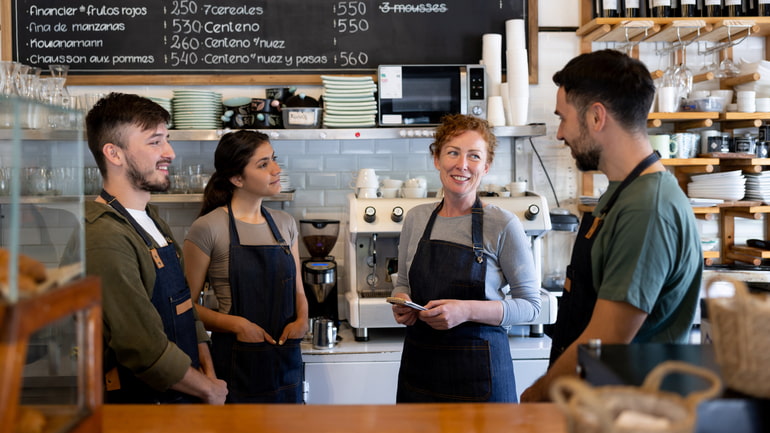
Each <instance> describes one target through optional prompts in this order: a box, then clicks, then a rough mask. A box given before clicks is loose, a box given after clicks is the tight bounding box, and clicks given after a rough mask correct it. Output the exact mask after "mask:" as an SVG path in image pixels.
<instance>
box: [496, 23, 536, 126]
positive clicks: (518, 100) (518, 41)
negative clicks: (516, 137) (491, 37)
mask: <svg viewBox="0 0 770 433" xmlns="http://www.w3.org/2000/svg"><path fill="white" fill-rule="evenodd" d="M524 34H525V32H524V20H521V19H516V20H508V21H506V22H505V44H506V52H505V64H506V71H507V86H501V95H502V96H503V98H505V96H506V95H507V97H508V98H507V99H508V113H509V115H508V124H509V125H526V124H527V113H528V112H529V61H528V60H527V46H526V39H525V36H524ZM503 89H505V91H506V92H505V93H503ZM503 105H505V101H503Z"/></svg>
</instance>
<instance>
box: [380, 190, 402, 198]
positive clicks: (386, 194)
mask: <svg viewBox="0 0 770 433" xmlns="http://www.w3.org/2000/svg"><path fill="white" fill-rule="evenodd" d="M380 192H381V193H382V198H396V197H398V188H380Z"/></svg>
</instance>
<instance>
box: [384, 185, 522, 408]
mask: <svg viewBox="0 0 770 433" xmlns="http://www.w3.org/2000/svg"><path fill="white" fill-rule="evenodd" d="M443 204H444V202H443V201H442V202H441V203H440V204H439V205H438V207H437V208H436V209H435V210H434V211H433V214H432V215H431V216H430V219H429V220H428V225H427V227H425V232H424V233H423V235H422V238H421V239H420V243H419V245H418V247H417V251H416V252H415V255H414V260H413V262H412V266H411V268H410V270H409V286H410V287H411V289H412V300H414V301H415V302H417V303H418V304H426V303H428V301H430V300H432V299H461V300H485V299H486V296H485V277H486V270H487V265H486V258H485V257H484V251H483V238H482V233H483V230H482V229H483V214H484V210H483V209H482V206H481V200H480V199H479V198H478V197H477V198H476V202H475V203H474V204H473V209H472V210H471V237H472V242H473V246H472V247H468V246H465V245H460V244H456V243H452V242H447V241H442V240H431V239H430V234H431V231H432V230H433V224H434V222H435V220H436V216H437V215H438V212H439V211H440V210H441V208H442V207H443ZM458 229H459V228H458ZM396 400H397V401H398V402H399V403H405V402H516V383H515V379H514V376H513V361H512V359H511V351H510V346H509V343H508V335H507V333H506V331H505V330H504V329H503V328H502V327H500V326H489V325H484V324H480V323H474V322H466V323H463V324H461V325H459V326H456V327H454V328H452V329H449V330H436V329H433V328H431V327H430V326H428V325H427V324H426V323H425V322H423V321H422V320H418V321H417V322H416V323H415V324H414V325H413V326H408V327H407V328H406V339H405V341H404V351H403V353H402V356H401V367H400V369H399V373H398V391H397V395H396Z"/></svg>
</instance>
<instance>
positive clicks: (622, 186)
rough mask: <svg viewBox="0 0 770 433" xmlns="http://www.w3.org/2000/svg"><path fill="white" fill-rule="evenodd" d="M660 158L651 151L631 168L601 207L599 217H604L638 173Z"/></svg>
mask: <svg viewBox="0 0 770 433" xmlns="http://www.w3.org/2000/svg"><path fill="white" fill-rule="evenodd" d="M659 159H660V157H659V156H658V153H657V152H652V153H651V154H650V155H649V156H648V157H646V158H644V159H643V160H642V162H640V163H639V164H637V165H636V167H634V169H633V170H631V173H629V174H628V176H626V178H625V179H623V182H621V183H620V186H618V189H616V190H615V192H614V193H613V194H612V196H611V197H610V199H609V200H607V204H606V205H604V207H603V208H602V211H601V213H600V215H599V218H604V217H605V216H606V215H607V214H608V213H609V211H610V208H612V206H613V205H614V204H615V202H616V201H617V200H618V197H620V193H621V192H622V191H623V190H624V189H626V187H627V186H628V185H630V184H631V182H633V181H634V180H635V179H636V178H637V177H639V175H640V174H642V172H643V171H644V170H646V169H647V167H649V166H651V165H652V164H654V163H655V162H657V161H658V160H659Z"/></svg>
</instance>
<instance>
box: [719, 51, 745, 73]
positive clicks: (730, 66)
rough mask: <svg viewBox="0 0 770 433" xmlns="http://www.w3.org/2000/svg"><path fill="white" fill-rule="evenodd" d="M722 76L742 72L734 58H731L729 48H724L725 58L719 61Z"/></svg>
mask: <svg viewBox="0 0 770 433" xmlns="http://www.w3.org/2000/svg"><path fill="white" fill-rule="evenodd" d="M719 71H720V75H719V76H720V77H735V76H737V75H738V74H740V73H741V71H740V69H738V66H736V65H735V63H734V62H733V59H731V58H730V56H729V53H728V52H727V48H725V49H724V59H723V60H722V62H721V63H719Z"/></svg>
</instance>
